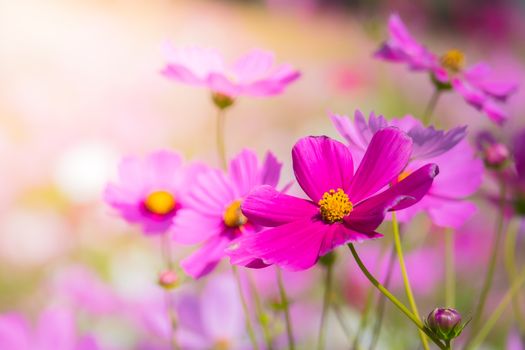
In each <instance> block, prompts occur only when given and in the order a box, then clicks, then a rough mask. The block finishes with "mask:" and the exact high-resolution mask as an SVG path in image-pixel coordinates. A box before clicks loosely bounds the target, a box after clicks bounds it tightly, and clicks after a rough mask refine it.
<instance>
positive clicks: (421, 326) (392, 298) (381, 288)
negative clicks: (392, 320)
mask: <svg viewBox="0 0 525 350" xmlns="http://www.w3.org/2000/svg"><path fill="white" fill-rule="evenodd" d="M348 248H350V252H351V253H352V256H353V257H354V259H355V261H356V263H357V265H358V266H359V268H360V269H361V271H362V272H363V274H364V275H365V276H366V278H368V280H369V281H370V283H372V284H373V285H374V286H375V287H376V288H377V289H378V290H379V291H380V292H381V293H382V294H383V295H384V296H385V297H387V298H388V300H390V301H391V302H392V303H393V304H394V305H395V306H396V307H397V308H398V309H399V310H400V311H401V312H403V313H404V314H405V315H406V316H407V317H408V318H409V319H410V320H411V321H412V322H413V323H414V324H415V325H416V327H417V328H419V329H420V330H421V331H423V332H425V333H426V334H427V335H428V336H429V337H430V339H432V341H433V342H434V343H435V344H436V345H437V346H438V347H439V348H440V349H442V350H445V345H444V344H443V343H442V342H441V341H440V340H439V339H438V338H436V337H435V336H434V335H433V334H432V333H430V331H428V330H427V329H426V328H425V325H424V324H423V322H422V321H421V320H420V319H419V318H418V317H416V316H415V315H414V314H413V313H412V312H411V311H410V310H409V309H408V308H407V307H406V306H405V305H404V304H403V303H402V302H401V301H399V299H397V298H396V297H395V296H394V295H393V294H392V293H390V291H389V290H388V289H386V288H385V287H384V286H383V285H382V284H381V283H379V281H378V280H376V279H375V277H374V276H372V274H371V273H370V271H368V269H367V268H366V266H365V265H364V264H363V261H361V258H360V257H359V254H357V251H356V250H355V247H354V245H353V244H352V243H349V244H348Z"/></svg>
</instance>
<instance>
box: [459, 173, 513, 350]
mask: <svg viewBox="0 0 525 350" xmlns="http://www.w3.org/2000/svg"><path fill="white" fill-rule="evenodd" d="M500 186H501V187H500V208H499V209H500V210H499V216H498V220H497V223H496V230H495V233H494V241H493V243H492V252H491V254H490V260H489V264H488V268H487V273H486V275H485V281H484V282H483V287H482V289H481V293H480V296H479V300H478V305H477V307H476V308H475V309H474V310H475V311H474V312H475V313H474V316H473V318H472V332H471V336H470V338H469V339H468V340H467V342H466V345H468V344H469V342H470V340H472V336H473V335H474V334H476V332H477V331H478V329H479V326H480V322H481V319H482V318H483V311H484V310H485V303H486V301H487V297H488V294H489V291H490V287H491V286H492V280H493V279H494V271H495V269H496V262H497V260H498V252H499V246H500V244H501V236H502V234H503V227H504V224H505V197H506V186H505V184H504V182H502V183H501V184H500ZM466 345H465V346H466Z"/></svg>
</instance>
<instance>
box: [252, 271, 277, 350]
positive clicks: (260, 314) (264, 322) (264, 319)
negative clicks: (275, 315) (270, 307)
mask: <svg viewBox="0 0 525 350" xmlns="http://www.w3.org/2000/svg"><path fill="white" fill-rule="evenodd" d="M247 275H248V283H249V284H250V290H251V292H252V295H253V299H254V301H255V310H256V312H257V320H258V321H259V326H261V329H262V332H263V337H264V342H265V343H266V348H267V350H272V349H273V344H272V336H271V334H270V329H269V328H268V322H269V319H268V315H267V314H266V313H265V312H264V308H263V306H262V303H261V297H260V296H259V292H258V291H257V286H256V285H255V281H254V280H253V276H252V275H251V274H250V273H249V271H247Z"/></svg>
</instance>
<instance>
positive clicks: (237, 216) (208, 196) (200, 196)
mask: <svg viewBox="0 0 525 350" xmlns="http://www.w3.org/2000/svg"><path fill="white" fill-rule="evenodd" d="M281 166H282V164H281V163H279V162H278V161H277V159H276V158H275V157H274V155H273V154H271V153H270V152H268V153H267V154H266V158H265V160H264V163H263V164H262V165H260V164H259V161H258V160H257V156H256V155H255V153H253V152H251V151H248V150H244V151H242V152H241V153H240V154H239V155H237V156H236V157H235V158H234V159H233V160H232V161H231V162H230V166H229V169H228V173H227V174H224V173H223V172H222V171H220V170H218V169H211V170H209V171H208V172H206V173H204V174H202V175H200V176H199V177H198V179H197V181H196V183H195V185H194V187H193V189H192V190H191V193H190V194H189V196H188V201H187V206H186V207H185V208H184V209H181V210H180V212H179V213H178V214H177V217H176V218H175V220H174V225H173V228H172V230H171V232H172V234H173V239H174V240H175V241H176V242H178V243H182V244H197V243H203V245H202V246H201V248H200V249H199V250H197V251H196V252H195V253H194V254H193V255H191V256H189V257H188V258H186V259H184V260H183V261H182V262H181V266H182V268H183V269H184V271H185V272H186V273H187V274H188V275H190V276H192V277H194V278H199V277H202V276H204V275H206V274H208V273H210V272H211V271H212V270H213V269H214V268H215V266H216V265H217V264H218V263H219V261H220V260H221V259H222V258H223V257H224V256H225V249H226V248H227V247H228V246H229V245H230V244H232V242H233V243H234V242H236V240H237V239H238V238H239V237H241V236H242V235H251V234H253V233H254V232H256V231H258V230H259V229H260V227H259V226H258V225H256V224H254V223H253V222H251V221H250V220H249V219H247V218H246V217H245V216H244V215H243V214H242V212H241V204H242V202H243V201H244V198H245V197H246V195H247V194H248V193H249V192H250V191H251V190H252V189H253V188H254V187H256V186H259V185H263V184H265V185H269V186H271V187H274V186H276V185H277V183H278V182H279V175H280V172H281ZM244 263H245V264H246V265H249V266H250V267H258V266H260V267H262V266H264V265H263V264H262V263H261V262H260V261H258V260H257V259H253V258H249V259H245V261H244Z"/></svg>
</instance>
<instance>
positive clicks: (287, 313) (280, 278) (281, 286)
mask: <svg viewBox="0 0 525 350" xmlns="http://www.w3.org/2000/svg"><path fill="white" fill-rule="evenodd" d="M275 273H276V275H277V284H278V286H279V295H280V297H281V304H282V305H283V307H284V319H285V321H286V335H287V337H288V349H290V350H294V349H295V340H294V336H293V328H292V320H291V317H290V302H289V300H288V295H287V294H286V289H285V288H284V283H283V275H282V273H281V269H280V268H279V267H275Z"/></svg>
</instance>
